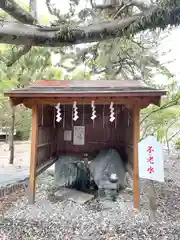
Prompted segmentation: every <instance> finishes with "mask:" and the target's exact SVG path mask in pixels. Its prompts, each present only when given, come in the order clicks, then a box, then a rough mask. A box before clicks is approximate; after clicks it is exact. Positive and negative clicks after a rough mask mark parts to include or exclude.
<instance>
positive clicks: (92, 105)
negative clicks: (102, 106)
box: [91, 100, 97, 121]
mask: <svg viewBox="0 0 180 240" xmlns="http://www.w3.org/2000/svg"><path fill="white" fill-rule="evenodd" d="M91 108H92V116H91V119H92V120H93V121H94V119H95V118H96V117H97V116H96V107H95V104H94V100H93V101H92V102H91Z"/></svg>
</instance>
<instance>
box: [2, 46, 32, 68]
mask: <svg viewBox="0 0 180 240" xmlns="http://www.w3.org/2000/svg"><path fill="white" fill-rule="evenodd" d="M30 49H31V45H25V46H23V47H22V48H21V49H20V50H19V51H18V52H17V53H15V54H14V53H12V59H11V60H9V61H8V62H7V63H6V66H7V67H11V66H12V65H13V64H14V63H15V62H17V61H18V60H19V59H20V58H21V57H22V56H24V55H26V54H27V53H28V52H29V51H30Z"/></svg>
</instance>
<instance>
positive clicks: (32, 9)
mask: <svg viewBox="0 0 180 240" xmlns="http://www.w3.org/2000/svg"><path fill="white" fill-rule="evenodd" d="M29 11H30V13H31V15H32V16H33V17H34V18H35V19H37V1H36V0H30V1H29Z"/></svg>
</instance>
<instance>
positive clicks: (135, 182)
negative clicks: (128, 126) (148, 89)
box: [133, 106, 140, 210]
mask: <svg viewBox="0 0 180 240" xmlns="http://www.w3.org/2000/svg"><path fill="white" fill-rule="evenodd" d="M139 117H140V108H139V107H138V106H134V108H133V147H134V150H133V191H134V208H135V209H138V210H140V192H139V163H138V142H139V139H140V121H139V120H140V119H139Z"/></svg>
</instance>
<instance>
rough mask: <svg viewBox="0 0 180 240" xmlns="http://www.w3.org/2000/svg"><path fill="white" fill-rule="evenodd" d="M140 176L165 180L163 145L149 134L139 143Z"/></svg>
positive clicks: (160, 180) (159, 180)
mask: <svg viewBox="0 0 180 240" xmlns="http://www.w3.org/2000/svg"><path fill="white" fill-rule="evenodd" d="M138 150H139V177H140V178H145V179H150V180H155V181H158V182H164V159H163V145H162V144H161V143H159V142H158V141H157V140H156V138H155V137H153V136H148V137H146V138H145V139H143V140H142V141H141V142H139V144H138Z"/></svg>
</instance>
